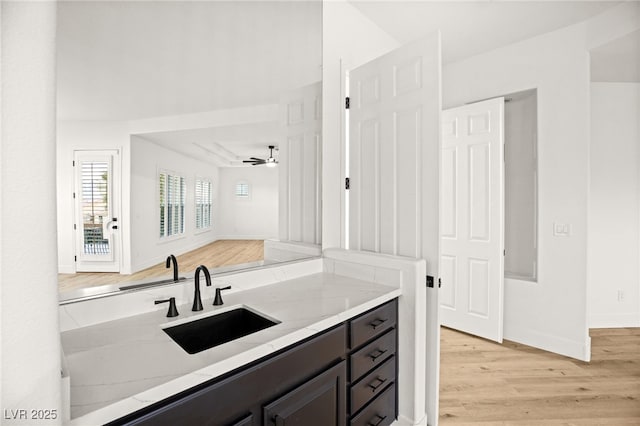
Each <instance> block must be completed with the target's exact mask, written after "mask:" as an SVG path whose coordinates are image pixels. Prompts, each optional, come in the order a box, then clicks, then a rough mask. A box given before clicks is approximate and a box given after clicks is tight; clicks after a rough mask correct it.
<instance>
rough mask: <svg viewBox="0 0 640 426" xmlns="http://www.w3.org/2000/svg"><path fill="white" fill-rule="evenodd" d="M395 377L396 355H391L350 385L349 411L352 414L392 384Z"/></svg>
mask: <svg viewBox="0 0 640 426" xmlns="http://www.w3.org/2000/svg"><path fill="white" fill-rule="evenodd" d="M395 377H396V357H395V356H392V357H391V358H389V359H388V360H386V361H385V362H384V363H383V364H382V365H381V366H379V367H378V368H376V369H375V370H373V371H372V372H371V373H369V374H367V375H366V376H364V377H363V378H362V380H360V381H359V382H358V383H356V384H355V385H353V386H351V406H350V410H349V411H350V413H351V414H354V413H355V412H357V411H358V410H359V409H360V408H362V407H363V406H364V405H365V404H366V403H367V402H369V401H370V400H372V399H373V398H375V397H376V396H378V395H379V394H381V393H382V391H383V390H384V389H386V387H387V386H389V385H390V384H392V383H393V382H394V380H395Z"/></svg>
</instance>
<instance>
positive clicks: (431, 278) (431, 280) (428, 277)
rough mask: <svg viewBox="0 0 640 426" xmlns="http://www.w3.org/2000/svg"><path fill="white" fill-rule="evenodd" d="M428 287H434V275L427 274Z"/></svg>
mask: <svg viewBox="0 0 640 426" xmlns="http://www.w3.org/2000/svg"><path fill="white" fill-rule="evenodd" d="M427 288H433V277H432V276H431V275H427Z"/></svg>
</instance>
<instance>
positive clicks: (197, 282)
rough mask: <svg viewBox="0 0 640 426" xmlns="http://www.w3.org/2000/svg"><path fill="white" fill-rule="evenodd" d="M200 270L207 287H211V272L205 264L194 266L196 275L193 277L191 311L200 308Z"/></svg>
mask: <svg viewBox="0 0 640 426" xmlns="http://www.w3.org/2000/svg"><path fill="white" fill-rule="evenodd" d="M200 272H202V273H204V279H205V281H206V283H207V287H211V274H209V270H208V269H207V267H206V266H204V265H200V266H198V267H197V268H196V276H195V278H194V283H195V293H194V295H193V307H192V308H191V310H192V311H201V310H202V299H201V298H200Z"/></svg>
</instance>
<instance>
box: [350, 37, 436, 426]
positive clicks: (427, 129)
mask: <svg viewBox="0 0 640 426" xmlns="http://www.w3.org/2000/svg"><path fill="white" fill-rule="evenodd" d="M440 72H441V62H440V35H439V34H434V35H433V36H430V37H427V38H425V39H422V40H418V41H416V42H413V43H410V44H408V45H405V46H402V47H400V48H399V49H396V50H394V51H392V52H390V53H388V54H386V55H383V56H381V57H379V58H376V59H375V60H373V61H371V62H368V63H366V64H365V65H362V66H360V67H358V68H356V69H353V70H350V71H349V98H350V108H349V179H350V190H349V195H348V197H349V217H348V218H347V220H348V221H349V225H348V229H349V248H350V249H352V250H360V251H369V252H376V253H384V254H391V255H397V256H406V257H410V258H414V259H415V258H418V259H425V260H426V263H427V269H426V273H427V274H429V275H432V276H434V277H437V276H438V259H439V234H438V214H439V210H438V200H439V198H438V197H439V195H438V194H439V172H438V170H439V148H440V143H439V138H440V112H441V91H440ZM400 316H401V318H400V321H401V323H402V324H403V327H404V331H403V328H402V327H401V328H400V339H399V340H400V350H402V348H403V347H405V345H406V347H416V343H415V342H417V341H423V342H424V344H425V346H424V347H418V350H417V351H416V353H415V355H414V356H415V358H413V359H412V360H411V364H412V365H406V364H410V363H408V362H407V363H405V364H404V365H403V363H401V364H400V379H399V381H400V382H402V381H403V380H404V381H405V383H407V382H411V383H413V385H414V386H415V388H414V389H412V390H411V391H410V392H408V393H403V392H404V387H403V385H402V384H401V385H400V397H399V404H400V415H401V417H403V416H404V418H402V419H401V421H411V422H417V423H411V424H424V423H423V422H426V421H428V424H430V425H436V424H437V421H438V388H439V377H438V376H439V353H440V328H439V325H440V323H439V319H438V289H437V287H436V288H433V289H426V288H425V286H424V283H421V285H419V286H417V287H416V288H410V289H409V288H407V289H404V290H403V297H402V298H401V300H400ZM411 328H413V329H411ZM412 333H413V334H412ZM425 334H426V337H425ZM419 372H424V374H423V375H425V377H423V378H420V377H418V375H419V374H420V373H419ZM422 394H424V399H422V400H421V401H416V398H422ZM420 413H422V416H423V417H424V415H425V413H426V419H424V418H420Z"/></svg>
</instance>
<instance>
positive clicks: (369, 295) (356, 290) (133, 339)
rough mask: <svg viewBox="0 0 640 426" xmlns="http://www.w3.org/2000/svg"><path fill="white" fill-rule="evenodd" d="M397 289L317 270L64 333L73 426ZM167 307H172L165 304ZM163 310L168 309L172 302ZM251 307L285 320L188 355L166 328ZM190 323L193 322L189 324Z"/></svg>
mask: <svg viewBox="0 0 640 426" xmlns="http://www.w3.org/2000/svg"><path fill="white" fill-rule="evenodd" d="M400 294H401V290H400V289H399V288H398V287H393V286H387V285H381V284H376V283H372V282H367V281H362V280H358V279H353V278H348V277H344V276H340V275H334V274H329V273H318V274H312V275H308V276H304V277H300V278H296V279H291V280H288V281H282V282H278V283H274V284H270V285H266V286H262V287H257V288H254V289H249V290H244V291H240V292H236V293H230V294H227V295H224V293H223V295H224V296H223V297H224V301H225V304H224V305H223V306H212V300H211V299H210V298H208V299H204V300H203V302H202V303H203V306H204V310H203V311H200V312H192V311H191V304H183V305H179V306H178V311H179V312H180V315H179V316H178V317H175V318H167V317H166V316H165V315H166V309H162V310H159V311H154V312H149V313H144V314H140V315H136V316H132V317H127V318H123V319H118V320H115V321H109V322H105V323H101V324H97V325H92V326H88V327H83V328H78V329H75V330H70V331H65V332H63V333H61V338H62V346H63V349H64V353H65V358H66V363H67V367H68V372H69V375H70V378H71V423H70V424H72V425H97V424H103V423H105V422H109V421H111V420H115V419H117V418H119V417H122V416H124V415H126V414H129V413H131V412H133V411H136V410H138V409H141V408H143V407H145V406H147V405H150V404H152V403H154V402H157V401H160V400H162V399H164V398H167V397H169V396H171V395H173V394H175V393H177V392H180V391H182V390H185V389H188V388H190V387H193V386H195V385H198V384H200V383H203V382H205V381H207V380H209V379H212V378H215V377H217V376H219V375H221V374H223V373H225V372H228V371H231V370H233V369H235V368H238V367H241V366H242V365H244V364H247V363H249V362H251V361H254V360H257V359H259V358H262V357H264V356H266V355H269V354H270V353H273V352H275V351H277V350H280V349H282V348H285V347H287V346H289V345H291V344H294V343H296V342H298V341H300V340H302V339H305V338H307V337H309V336H312V335H313V334H316V333H317V332H319V331H322V330H325V329H328V328H330V327H332V326H334V325H336V324H339V323H341V322H343V321H345V320H347V319H348V318H351V317H353V316H355V315H358V314H360V313H362V312H365V311H366V310H368V309H371V308H373V307H375V306H377V305H380V304H382V303H384V302H386V301H388V300H391V299H393V298H395V297H398V296H400ZM165 305H166V304H165ZM165 305H163V306H164V307H168V306H165ZM240 306H247V307H249V308H251V309H253V310H255V311H257V312H260V313H262V314H264V315H265V316H267V317H271V318H273V319H276V320H278V321H280V323H279V324H277V325H275V326H273V327H270V328H267V329H265V330H261V331H259V332H256V333H253V334H250V335H248V336H245V337H242V338H240V339H237V340H234V341H232V342H229V343H226V344H223V345H220V346H217V347H214V348H211V349H208V350H205V351H202V352H200V353H197V354H193V355H189V354H187V353H186V352H185V351H184V350H183V349H182V348H181V347H180V346H179V345H178V344H177V343H175V342H174V341H173V340H172V339H171V338H170V337H169V336H168V335H167V334H166V333H165V332H164V331H163V330H162V329H163V328H165V327H166V326H167V325H177V324H179V323H182V322H186V321H189V320H193V319H199V318H204V317H207V316H210V315H212V314H215V313H220V312H223V311H227V310H231V309H234V308H237V307H240ZM185 320H186V321H185Z"/></svg>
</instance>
